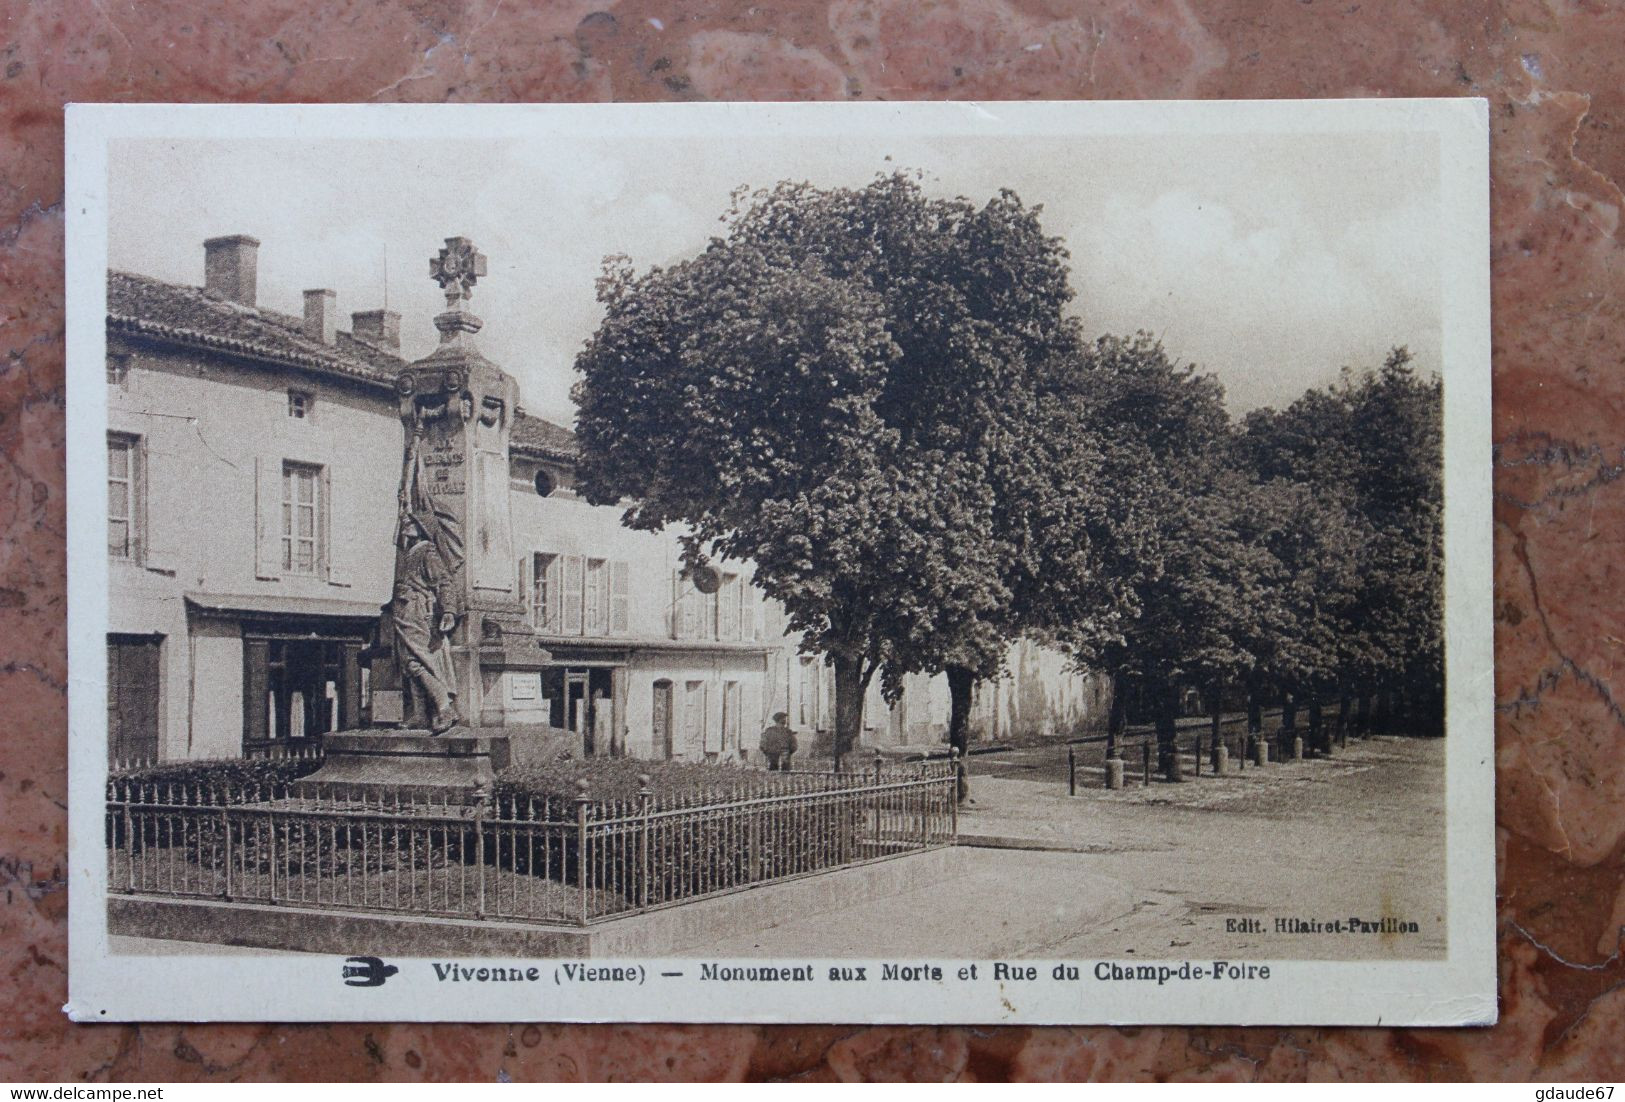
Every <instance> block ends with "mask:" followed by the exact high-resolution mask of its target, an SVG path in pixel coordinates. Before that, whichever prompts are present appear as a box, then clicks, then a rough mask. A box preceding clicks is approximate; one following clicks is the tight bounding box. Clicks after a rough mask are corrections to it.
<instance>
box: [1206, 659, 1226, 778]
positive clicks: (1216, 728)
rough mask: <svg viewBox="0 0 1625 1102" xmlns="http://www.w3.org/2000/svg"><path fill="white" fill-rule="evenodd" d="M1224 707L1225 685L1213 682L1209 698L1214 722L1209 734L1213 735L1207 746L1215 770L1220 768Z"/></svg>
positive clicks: (1210, 711)
mask: <svg viewBox="0 0 1625 1102" xmlns="http://www.w3.org/2000/svg"><path fill="white" fill-rule="evenodd" d="M1223 707H1224V685H1223V684H1222V683H1221V682H1218V681H1215V682H1214V683H1213V691H1212V695H1211V696H1210V697H1209V698H1208V714H1209V715H1210V716H1212V722H1211V723H1210V725H1209V734H1210V735H1211V736H1212V737H1210V738H1209V739H1208V747H1207V748H1208V754H1209V755H1210V760H1211V761H1212V763H1213V770H1214V772H1218V769H1219V734H1220V726H1221V720H1220V713H1221V710H1222V709H1223Z"/></svg>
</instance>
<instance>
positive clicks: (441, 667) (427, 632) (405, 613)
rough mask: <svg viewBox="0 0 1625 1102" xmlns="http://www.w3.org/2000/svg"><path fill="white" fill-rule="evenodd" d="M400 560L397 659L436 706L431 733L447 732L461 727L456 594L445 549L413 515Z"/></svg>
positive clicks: (393, 617)
mask: <svg viewBox="0 0 1625 1102" xmlns="http://www.w3.org/2000/svg"><path fill="white" fill-rule="evenodd" d="M401 540H402V542H403V544H404V545H405V554H403V555H402V556H401V559H400V566H399V573H398V576H397V577H396V579H395V600H394V606H393V608H391V610H390V613H391V620H392V621H393V623H394V629H395V658H396V661H398V662H399V663H400V665H401V673H402V674H403V675H404V676H405V678H407V679H408V680H409V681H410V682H411V683H412V684H413V686H414V688H415V689H417V690H418V691H419V692H420V693H421V694H422V696H420V697H419V699H422V697H427V698H428V700H429V702H430V703H432V704H433V706H434V716H433V718H432V720H431V722H430V725H429V733H430V734H433V735H440V734H444V733H445V732H447V731H449V730H451V728H453V727H455V726H457V725H459V724H461V723H462V722H463V717H462V715H461V713H459V712H458V710H457V692H456V690H455V689H454V688H453V687H452V686H454V685H455V684H456V683H457V678H456V673H455V672H454V671H453V669H452V664H451V640H450V638H449V636H450V635H451V632H452V629H453V628H455V627H456V626H457V613H456V611H455V600H454V598H455V593H454V590H453V585H452V579H451V577H450V576H449V574H448V572H447V571H446V565H445V561H444V560H443V559H442V558H441V557H440V550H439V548H437V547H436V546H435V545H434V541H433V540H431V539H429V536H428V529H427V527H426V525H425V524H424V522H423V521H422V519H421V518H419V517H416V516H412V515H408V516H407V517H406V518H405V519H404V521H403V524H402V530H401Z"/></svg>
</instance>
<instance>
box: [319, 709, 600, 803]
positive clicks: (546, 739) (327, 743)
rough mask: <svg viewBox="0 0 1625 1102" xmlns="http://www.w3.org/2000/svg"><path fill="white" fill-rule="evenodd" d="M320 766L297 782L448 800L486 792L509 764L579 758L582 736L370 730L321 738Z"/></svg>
mask: <svg viewBox="0 0 1625 1102" xmlns="http://www.w3.org/2000/svg"><path fill="white" fill-rule="evenodd" d="M322 756H323V763H322V767H321V768H320V769H318V770H317V771H316V772H314V773H312V774H311V775H310V776H308V777H305V778H303V779H301V780H300V782H299V783H300V784H335V785H344V786H352V787H360V788H373V787H378V788H396V787H403V786H404V787H407V788H415V789H425V788H428V789H437V790H443V791H444V792H445V793H446V795H447V796H452V797H455V796H457V795H459V794H461V795H471V794H472V793H473V792H474V791H475V790H476V789H486V790H489V789H490V787H491V783H492V781H493V780H494V779H495V777H496V774H497V773H498V772H500V771H501V770H503V769H506V768H508V766H510V765H514V766H519V767H522V768H523V767H528V766H539V765H543V764H546V763H547V762H550V761H555V760H557V759H559V758H565V757H573V758H579V757H580V756H581V736H580V735H578V734H576V733H575V732H574V731H565V730H562V729H560V728H557V727H549V726H546V725H543V724H521V725H514V726H508V727H454V728H452V729H451V730H450V731H447V732H446V733H445V734H443V735H431V734H429V732H427V731H424V730H389V729H387V728H370V729H366V730H357V731H335V732H333V733H331V734H329V735H325V736H323V738H322Z"/></svg>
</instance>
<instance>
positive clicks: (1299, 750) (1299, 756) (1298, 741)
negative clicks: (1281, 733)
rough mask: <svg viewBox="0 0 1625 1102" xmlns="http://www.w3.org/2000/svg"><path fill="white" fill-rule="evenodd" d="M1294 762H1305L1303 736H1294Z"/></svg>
mask: <svg viewBox="0 0 1625 1102" xmlns="http://www.w3.org/2000/svg"><path fill="white" fill-rule="evenodd" d="M1292 760H1293V761H1302V760H1303V736H1302V735H1293V736H1292Z"/></svg>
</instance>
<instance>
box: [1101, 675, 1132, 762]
mask: <svg viewBox="0 0 1625 1102" xmlns="http://www.w3.org/2000/svg"><path fill="white" fill-rule="evenodd" d="M1127 726H1128V695H1127V694H1126V693H1125V692H1124V691H1123V679H1122V677H1121V676H1118V677H1113V678H1112V710H1111V714H1110V715H1109V716H1108V717H1107V719H1106V756H1107V757H1108V758H1115V757H1119V756H1121V752H1122V751H1121V746H1120V745H1119V744H1120V743H1121V741H1122V738H1123V728H1125V727H1127Z"/></svg>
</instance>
